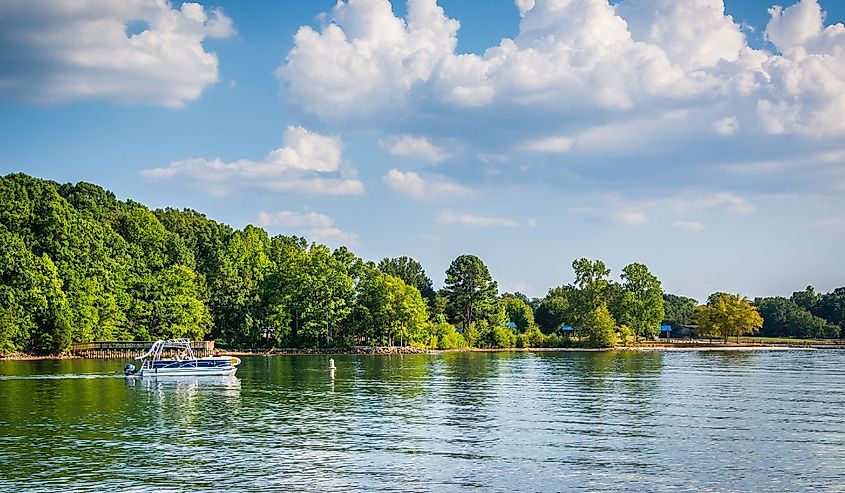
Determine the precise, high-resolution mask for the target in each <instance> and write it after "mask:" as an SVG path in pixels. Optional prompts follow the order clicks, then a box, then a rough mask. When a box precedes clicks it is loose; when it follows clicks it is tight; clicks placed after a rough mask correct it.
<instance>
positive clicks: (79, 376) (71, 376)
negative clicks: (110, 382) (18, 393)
mask: <svg viewBox="0 0 845 493" xmlns="http://www.w3.org/2000/svg"><path fill="white" fill-rule="evenodd" d="M95 378H124V377H123V374H122V373H67V374H64V375H0V381H2V380H89V379H95Z"/></svg>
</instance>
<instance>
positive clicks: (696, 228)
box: [672, 219, 706, 234]
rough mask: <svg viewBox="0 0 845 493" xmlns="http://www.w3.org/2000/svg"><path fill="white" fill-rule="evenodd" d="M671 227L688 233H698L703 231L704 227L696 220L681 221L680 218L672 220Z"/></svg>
mask: <svg viewBox="0 0 845 493" xmlns="http://www.w3.org/2000/svg"><path fill="white" fill-rule="evenodd" d="M672 227H673V228H675V229H678V230H681V231H683V232H684V233H689V234H698V233H701V232H703V231H704V230H705V229H706V228H705V227H704V225H703V224H701V223H699V222H696V221H682V220H680V219H678V220H676V221H672Z"/></svg>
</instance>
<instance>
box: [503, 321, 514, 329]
mask: <svg viewBox="0 0 845 493" xmlns="http://www.w3.org/2000/svg"><path fill="white" fill-rule="evenodd" d="M505 327H510V328H512V329H515V328H516V324H515V323H513V322H508V323H506V324H505Z"/></svg>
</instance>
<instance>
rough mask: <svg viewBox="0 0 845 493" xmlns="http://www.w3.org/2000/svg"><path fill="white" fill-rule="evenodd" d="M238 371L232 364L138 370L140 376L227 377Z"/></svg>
mask: <svg viewBox="0 0 845 493" xmlns="http://www.w3.org/2000/svg"><path fill="white" fill-rule="evenodd" d="M236 371H238V369H237V368H235V367H234V366H232V367H229V368H184V367H183V368H145V369H141V370H138V375H139V376H142V377H177V376H180V377H199V376H209V377H228V376H231V375H234V374H235V372H236Z"/></svg>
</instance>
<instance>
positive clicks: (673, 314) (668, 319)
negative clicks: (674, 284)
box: [663, 293, 698, 329]
mask: <svg viewBox="0 0 845 493" xmlns="http://www.w3.org/2000/svg"><path fill="white" fill-rule="evenodd" d="M697 304H698V303H697V302H696V301H695V300H694V299H692V298H687V297H685V296H678V295H674V294H669V293H664V294H663V312H664V315H663V323H665V324H667V325H671V326H672V329H676V328H678V327H680V326H682V325H689V324H691V323H693V321H694V320H695V306H696V305H697Z"/></svg>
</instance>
